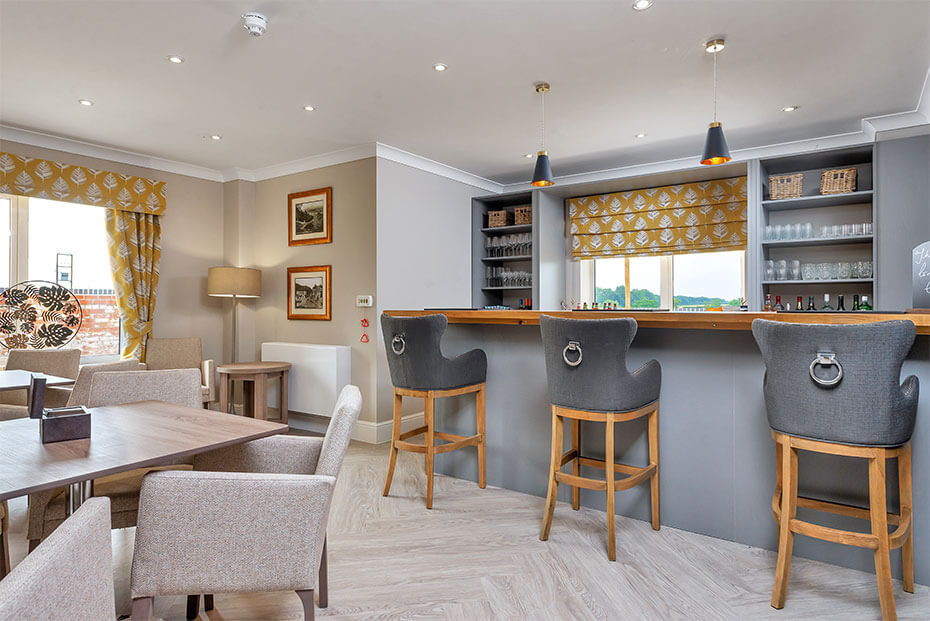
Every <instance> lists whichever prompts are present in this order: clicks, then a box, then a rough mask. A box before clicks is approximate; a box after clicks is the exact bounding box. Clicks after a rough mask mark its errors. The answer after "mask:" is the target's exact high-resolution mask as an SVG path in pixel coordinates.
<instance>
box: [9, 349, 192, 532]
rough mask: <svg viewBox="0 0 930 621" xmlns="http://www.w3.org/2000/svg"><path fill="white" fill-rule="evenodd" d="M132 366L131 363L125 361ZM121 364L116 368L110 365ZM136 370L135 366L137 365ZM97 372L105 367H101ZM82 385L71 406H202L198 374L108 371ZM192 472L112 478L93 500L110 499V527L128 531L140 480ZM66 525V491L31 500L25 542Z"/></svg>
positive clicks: (99, 482) (140, 472) (139, 472)
mask: <svg viewBox="0 0 930 621" xmlns="http://www.w3.org/2000/svg"><path fill="white" fill-rule="evenodd" d="M128 362H133V361H128ZM114 364H120V363H114ZM135 364H136V365H137V366H138V365H139V363H138V362H135ZM100 366H101V367H105V366H109V365H100ZM87 368H88V367H84V368H83V369H81V373H82V374H85V378H84V379H85V381H86V380H87V379H89V380H90V389H89V391H88V392H87V397H86V402H85V403H79V402H78V401H77V400H78V399H80V398H81V395H82V394H83V390H84V386H85V381H81V379H82V378H81V377H79V378H78V380H79V381H78V382H75V390H74V399H75V402H74V403H72V404H71V405H86V406H88V407H99V406H104V405H118V404H121V403H134V402H136V401H148V400H158V401H167V402H168V403H177V404H180V405H186V406H188V407H195V408H199V407H201V401H200V395H201V391H200V372H199V371H197V370H196V369H171V370H165V371H106V370H104V369H102V368H100V369H94V370H93V372H88V371H86V369H87ZM177 468H186V469H190V466H189V465H176V466H163V467H156V468H139V469H136V470H130V471H128V472H122V473H119V474H114V475H111V476H108V477H103V478H100V479H96V480H95V481H94V495H95V496H108V497H109V498H110V500H111V502H112V511H113V515H112V520H113V528H129V527H130V526H135V525H136V514H137V511H138V508H139V488H140V487H141V486H142V477H144V476H145V475H146V474H148V473H149V472H151V471H154V470H164V469H177ZM64 520H65V496H64V488H59V489H55V490H49V491H46V492H39V493H36V494H30V495H29V526H28V530H27V535H26V537H27V538H28V539H29V549H30V550H33V549H35V547H36V546H37V545H39V542H40V541H41V540H42V539H44V538H45V537H48V536H49V534H51V532H52V531H54V530H55V529H56V528H57V527H58V526H59V525H60V524H61V523H62V522H63V521H64Z"/></svg>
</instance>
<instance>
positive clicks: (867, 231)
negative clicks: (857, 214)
mask: <svg viewBox="0 0 930 621" xmlns="http://www.w3.org/2000/svg"><path fill="white" fill-rule="evenodd" d="M862 232H863V233H864V234H866V235H871V234H872V223H871V222H865V223H864V224H863V225H862Z"/></svg>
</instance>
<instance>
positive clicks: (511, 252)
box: [484, 233, 533, 258]
mask: <svg viewBox="0 0 930 621" xmlns="http://www.w3.org/2000/svg"><path fill="white" fill-rule="evenodd" d="M532 249H533V234H532V233H511V234H510V235H489V236H488V238H487V239H486V240H485V241H484V250H485V255H486V256H488V257H492V258H499V257H525V256H529V254H530V253H531V251H532Z"/></svg>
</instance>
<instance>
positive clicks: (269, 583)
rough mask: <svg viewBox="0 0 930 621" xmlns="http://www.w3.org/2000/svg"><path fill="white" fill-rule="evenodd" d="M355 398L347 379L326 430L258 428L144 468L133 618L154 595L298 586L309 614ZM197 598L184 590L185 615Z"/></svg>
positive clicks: (141, 617) (144, 612)
mask: <svg viewBox="0 0 930 621" xmlns="http://www.w3.org/2000/svg"><path fill="white" fill-rule="evenodd" d="M361 407H362V396H361V393H360V392H359V390H358V388H357V387H355V386H352V385H349V386H346V387H345V388H343V390H342V393H341V394H340V395H339V399H338V400H337V402H336V407H335V410H334V411H333V415H332V418H331V420H330V423H329V428H328V429H327V431H326V437H325V438H312V437H301V436H273V437H270V438H263V439H261V440H254V441H252V442H248V443H246V444H241V445H236V446H231V447H228V448H224V449H220V450H218V451H213V452H210V453H207V454H204V455H198V456H196V457H195V459H194V467H195V470H194V471H193V472H157V473H153V474H150V475H148V476H147V477H145V480H144V481H143V483H142V494H141V499H140V501H139V524H138V526H137V527H136V541H135V552H134V553H133V558H132V578H131V581H130V591H131V595H132V600H133V602H132V604H133V605H132V619H133V621H146V620H148V619H150V618H151V616H152V606H153V600H154V598H155V597H156V596H160V595H185V594H186V595H189V596H190V594H191V593H195V594H201V593H203V594H208V597H209V599H212V594H214V593H238V592H254V591H296V592H297V594H298V596H299V597H300V600H301V603H302V604H303V610H304V619H313V617H314V602H313V592H314V589H315V587H316V586H317V583H318V584H319V589H320V594H319V595H320V607H321V608H325V607H326V605H327V604H328V602H327V592H326V591H327V589H326V563H325V549H326V522H327V519H328V517H329V507H330V502H331V500H332V494H333V489H334V488H335V485H336V479H337V477H338V475H339V469H340V467H341V466H342V460H343V457H344V456H345V452H346V449H347V448H348V446H349V440H350V438H351V436H352V428H353V427H354V426H355V421H356V420H357V419H358V414H359V411H360V410H361ZM268 524H274V528H268ZM317 576H319V579H317ZM190 597H193V598H199V595H193V596H190ZM207 607H208V609H209V608H210V607H211V605H210V604H209V603H208V606H207ZM192 608H193V610H192ZM198 608H199V605H198V604H197V602H196V600H194V605H193V606H191V599H190V598H189V600H188V617H192V616H193V617H196V615H197V612H198ZM191 613H193V614H191Z"/></svg>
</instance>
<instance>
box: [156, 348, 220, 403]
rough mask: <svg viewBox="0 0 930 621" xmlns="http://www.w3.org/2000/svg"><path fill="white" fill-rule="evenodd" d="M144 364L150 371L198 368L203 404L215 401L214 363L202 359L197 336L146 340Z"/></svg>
mask: <svg viewBox="0 0 930 621" xmlns="http://www.w3.org/2000/svg"><path fill="white" fill-rule="evenodd" d="M145 364H146V367H147V368H148V369H149V370H150V371H161V370H164V369H200V374H201V384H200V390H201V393H202V401H203V406H204V407H209V404H210V403H212V402H213V401H216V380H215V379H214V375H215V374H214V368H215V365H214V363H213V361H212V360H204V359H203V346H202V345H201V342H200V339H199V338H198V337H196V336H194V337H188V338H175V339H152V338H150V339H148V340H146V341H145Z"/></svg>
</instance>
